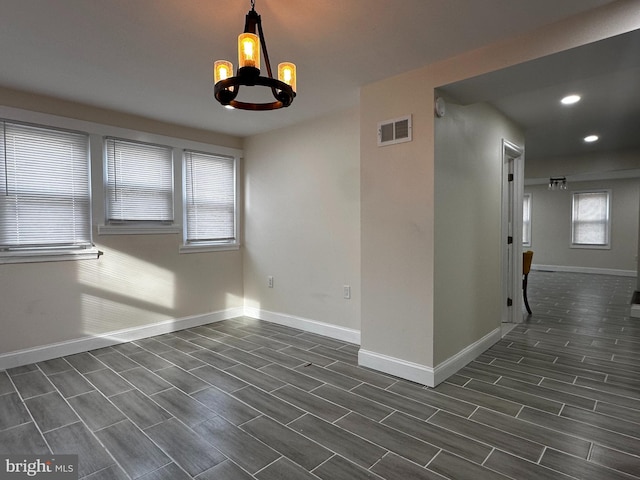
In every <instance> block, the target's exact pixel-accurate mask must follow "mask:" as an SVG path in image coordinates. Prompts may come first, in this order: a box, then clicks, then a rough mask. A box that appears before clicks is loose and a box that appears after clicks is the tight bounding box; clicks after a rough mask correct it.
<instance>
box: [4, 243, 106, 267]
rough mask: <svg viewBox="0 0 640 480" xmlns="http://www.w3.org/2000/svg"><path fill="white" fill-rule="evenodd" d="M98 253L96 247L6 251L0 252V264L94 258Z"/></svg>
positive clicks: (97, 256) (99, 252)
mask: <svg viewBox="0 0 640 480" xmlns="http://www.w3.org/2000/svg"><path fill="white" fill-rule="evenodd" d="M100 255H102V252H101V251H100V250H98V249H97V248H96V247H90V248H74V249H71V248H64V249H58V250H55V249H49V248H47V249H42V250H22V251H8V252H0V264H8V263H40V262H63V261H67V260H96V259H97V258H99V257H100Z"/></svg>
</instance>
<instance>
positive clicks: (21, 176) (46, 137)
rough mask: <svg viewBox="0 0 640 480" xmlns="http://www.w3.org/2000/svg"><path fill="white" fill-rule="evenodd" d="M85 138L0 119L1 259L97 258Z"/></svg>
mask: <svg viewBox="0 0 640 480" xmlns="http://www.w3.org/2000/svg"><path fill="white" fill-rule="evenodd" d="M96 253H97V250H95V249H93V248H92V244H91V201H90V174H89V136H88V135H86V134H83V133H78V132H71V131H63V130H55V129H51V128H46V127H41V126H36V125H28V124H20V123H12V122H8V121H7V122H4V121H0V261H1V262H2V263H14V262H29V261H49V260H66V259H69V258H84V257H85V256H88V257H90V258H96Z"/></svg>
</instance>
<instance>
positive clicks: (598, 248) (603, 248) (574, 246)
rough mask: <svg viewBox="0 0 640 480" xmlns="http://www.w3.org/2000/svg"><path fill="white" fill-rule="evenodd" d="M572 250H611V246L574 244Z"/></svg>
mask: <svg viewBox="0 0 640 480" xmlns="http://www.w3.org/2000/svg"><path fill="white" fill-rule="evenodd" d="M571 248H578V249H587V250H611V245H582V244H576V243H572V244H571Z"/></svg>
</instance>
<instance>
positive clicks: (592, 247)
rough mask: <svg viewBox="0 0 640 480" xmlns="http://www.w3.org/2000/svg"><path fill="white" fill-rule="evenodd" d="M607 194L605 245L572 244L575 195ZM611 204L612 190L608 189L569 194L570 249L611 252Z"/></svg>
mask: <svg viewBox="0 0 640 480" xmlns="http://www.w3.org/2000/svg"><path fill="white" fill-rule="evenodd" d="M605 192H606V193H607V194H608V202H607V208H608V213H607V215H608V221H607V243H606V244H605V245H590V244H583V243H573V196H574V194H576V193H605ZM612 204H613V197H612V190H611V189H610V188H594V189H588V190H575V191H573V192H571V224H570V225H571V229H570V233H571V239H570V244H569V247H570V248H575V249H582V250H611V210H612Z"/></svg>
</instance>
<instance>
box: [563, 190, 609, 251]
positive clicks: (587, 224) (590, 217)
mask: <svg viewBox="0 0 640 480" xmlns="http://www.w3.org/2000/svg"><path fill="white" fill-rule="evenodd" d="M572 199H573V207H572V213H571V246H572V247H574V248H610V232H611V214H610V212H611V210H610V208H611V207H610V203H611V202H610V199H611V191H610V190H595V191H581V192H574V193H573V194H572Z"/></svg>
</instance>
